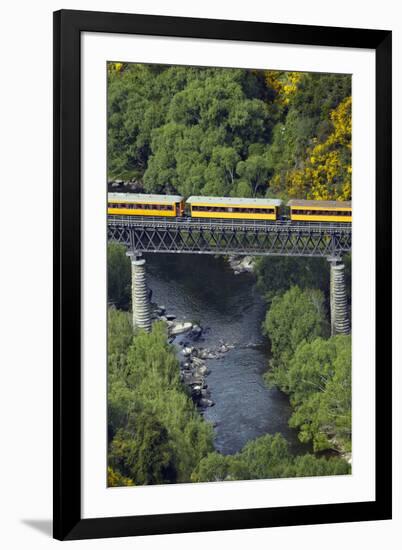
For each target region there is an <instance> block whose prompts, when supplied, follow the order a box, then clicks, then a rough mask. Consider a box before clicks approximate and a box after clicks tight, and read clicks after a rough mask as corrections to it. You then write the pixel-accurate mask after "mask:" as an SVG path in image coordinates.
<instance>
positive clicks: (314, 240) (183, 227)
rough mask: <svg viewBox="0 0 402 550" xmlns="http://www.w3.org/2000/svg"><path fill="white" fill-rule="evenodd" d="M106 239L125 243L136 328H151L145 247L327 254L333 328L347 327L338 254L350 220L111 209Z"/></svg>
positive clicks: (346, 247) (348, 242) (345, 244)
mask: <svg viewBox="0 0 402 550" xmlns="http://www.w3.org/2000/svg"><path fill="white" fill-rule="evenodd" d="M108 239H109V240H110V241H115V242H118V243H122V244H124V245H125V246H126V247H127V255H128V256H129V257H130V258H131V273H132V304H133V323H134V326H137V327H139V328H143V329H145V330H150V328H151V314H150V304H149V300H148V292H147V286H146V273H145V259H144V258H143V257H142V254H143V253H144V252H146V253H174V254H214V255H217V254H222V255H247V256H301V257H321V258H326V259H327V260H328V261H329V262H330V265H331V271H330V273H331V275H330V279H331V280H330V297H331V300H330V302H331V332H332V334H348V333H349V332H350V320H349V314H348V304H347V299H346V291H345V274H344V270H345V266H344V263H343V261H342V258H343V255H344V254H345V253H348V252H350V251H351V249H352V228H351V225H348V224H341V223H317V222H313V223H301V222H299V223H298V222H290V221H275V222H267V221H260V220H247V221H239V220H217V219H194V218H162V217H161V218H157V217H155V218H153V217H145V216H144V217H141V216H112V215H110V216H108Z"/></svg>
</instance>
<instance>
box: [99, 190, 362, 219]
mask: <svg viewBox="0 0 402 550" xmlns="http://www.w3.org/2000/svg"><path fill="white" fill-rule="evenodd" d="M186 206H187V212H188V217H190V218H213V219H221V220H265V221H284V222H286V221H288V222H289V221H290V222H293V221H295V222H299V223H300V222H308V223H310V222H325V223H328V222H329V223H351V222H352V203H351V202H349V201H307V200H290V201H289V202H288V203H287V207H288V209H289V210H288V211H287V212H286V213H284V211H283V202H282V201H281V200H279V199H251V198H235V197H200V196H192V197H189V198H188V199H187V200H186V201H185V199H184V197H182V196H180V195H147V194H142V193H108V209H107V211H108V214H109V215H116V216H155V217H156V216H157V217H168V218H183V217H185V212H186Z"/></svg>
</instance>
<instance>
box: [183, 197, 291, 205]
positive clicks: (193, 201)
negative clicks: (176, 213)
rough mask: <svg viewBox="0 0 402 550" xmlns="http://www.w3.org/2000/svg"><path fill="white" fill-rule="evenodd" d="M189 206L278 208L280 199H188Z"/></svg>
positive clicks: (280, 202)
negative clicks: (221, 205) (222, 205)
mask: <svg viewBox="0 0 402 550" xmlns="http://www.w3.org/2000/svg"><path fill="white" fill-rule="evenodd" d="M186 202H188V203H189V204H196V203H203V204H232V205H235V204H236V205H248V206H253V205H255V206H280V205H281V204H282V201H281V200H280V199H251V198H250V199H247V198H237V197H200V196H193V197H189V198H188V199H187V201H186Z"/></svg>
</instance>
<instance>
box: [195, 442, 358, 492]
mask: <svg viewBox="0 0 402 550" xmlns="http://www.w3.org/2000/svg"><path fill="white" fill-rule="evenodd" d="M348 473H350V466H349V464H348V463H347V462H346V461H344V460H343V459H341V458H331V459H327V458H325V457H321V458H317V457H315V456H314V455H310V454H306V455H302V456H294V455H292V454H291V453H290V452H289V447H288V443H287V442H286V440H285V439H284V438H283V436H282V435H280V434H275V435H264V436H262V437H259V438H257V439H255V440H254V441H250V442H249V443H247V445H245V447H244V448H243V449H242V450H241V451H240V452H239V453H236V454H234V455H229V456H223V455H221V454H219V453H217V452H214V453H210V454H208V456H206V457H205V458H203V459H202V460H201V461H200V463H199V465H198V466H197V468H196V469H195V470H194V472H193V474H192V476H191V479H192V481H195V482H206V481H229V480H246V479H269V478H283V477H302V476H314V475H321V476H326V475H339V474H348Z"/></svg>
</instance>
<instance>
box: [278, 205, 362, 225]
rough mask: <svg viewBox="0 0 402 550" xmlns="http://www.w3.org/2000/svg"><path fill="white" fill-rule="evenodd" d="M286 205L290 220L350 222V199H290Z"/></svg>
mask: <svg viewBox="0 0 402 550" xmlns="http://www.w3.org/2000/svg"><path fill="white" fill-rule="evenodd" d="M287 205H288V207H289V209H290V219H291V221H297V222H326V223H328V222H329V223H338V222H340V223H351V222H352V203H351V201H315V200H314V201H308V200H290V201H289V202H288V203H287Z"/></svg>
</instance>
